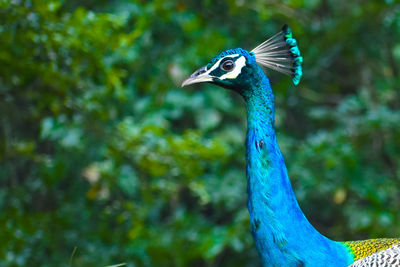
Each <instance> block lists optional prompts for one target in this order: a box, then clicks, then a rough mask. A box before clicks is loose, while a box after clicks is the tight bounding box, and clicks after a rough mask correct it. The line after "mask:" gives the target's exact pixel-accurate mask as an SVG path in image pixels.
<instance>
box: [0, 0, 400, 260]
mask: <svg viewBox="0 0 400 267" xmlns="http://www.w3.org/2000/svg"><path fill="white" fill-rule="evenodd" d="M284 23H288V24H289V25H290V26H291V27H292V29H293V32H294V33H295V35H296V37H297V39H298V41H299V44H300V48H301V50H302V54H303V57H304V58H305V64H304V73H305V75H304V79H303V80H302V82H301V83H300V85H299V86H298V87H293V86H292V85H291V83H290V79H289V78H287V77H282V76H281V75H280V74H276V73H273V72H271V73H268V75H269V77H270V78H271V80H272V85H273V88H274V91H275V94H276V101H277V118H276V123H277V129H278V134H279V136H278V138H279V143H280V145H281V148H282V150H283V153H284V155H285V157H286V162H287V165H288V169H289V173H290V176H291V179H292V181H293V185H294V188H295V191H296V195H297V196H298V198H299V202H300V204H301V206H302V207H303V210H304V211H305V213H306V214H307V216H308V217H309V219H310V220H311V222H312V223H313V224H314V225H315V226H316V227H317V229H319V230H320V231H321V232H322V233H324V234H325V235H327V236H328V237H330V238H334V239H337V240H345V239H348V240H350V239H361V238H373V237H379V236H381V237H386V236H388V237H392V236H393V237H394V236H400V228H399V227H398V225H399V224H400V194H399V188H400V128H399V125H400V109H399V108H400V93H399V92H400V75H399V67H400V66H399V64H400V4H399V3H398V1H394V0H386V1H381V0H373V1H346V0H313V1H306V0H285V1H276V0H267V1H265V0H262V1H261V0H256V1H252V2H251V3H247V2H245V1H229V0H225V1H218V2H216V1H209V0H204V1H197V0H188V1H186V0H185V1H182V0H173V1H162V0H155V1H144V0H142V1H139V0H138V1H124V0H114V1H94V0H91V1H84V3H82V1H75V0H74V1H64V0H52V1H40V0H29V1H28V0H27V1H23V0H0V65H1V68H0V100H1V105H0V120H1V124H0V125H1V128H0V164H1V165H0V166H1V168H0V214H1V216H0V228H1V231H0V241H1V242H0V266H105V265H111V264H117V263H122V262H124V263H126V266H255V265H257V264H258V257H257V253H256V252H255V248H254V245H253V241H252V238H251V234H250V232H249V223H248V215H247V210H246V184H245V171H244V170H245V168H244V146H243V142H244V135H245V125H246V122H245V110H244V106H243V102H242V101H241V99H240V98H239V97H238V96H236V95H234V94H233V93H231V92H228V91H225V90H223V89H221V88H217V87H215V86H212V85H201V86H198V87H197V88H184V89H182V88H180V86H179V84H180V82H181V81H182V80H183V78H185V76H186V75H189V74H190V73H191V72H192V71H194V70H195V69H197V68H198V67H200V66H202V65H204V64H206V63H207V62H208V60H210V59H211V57H212V56H214V55H215V54H216V53H218V52H220V51H221V50H223V49H226V48H233V47H238V46H240V47H243V48H247V49H251V48H253V47H254V46H256V45H257V44H259V43H260V42H262V41H263V40H265V39H266V38H267V37H268V36H271V35H272V34H274V33H276V32H277V31H279V29H280V27H281V26H282V25H283V24H284ZM75 247H76V251H75V253H73V251H74V248H75ZM72 254H73V255H72ZM70 263H71V264H70Z"/></svg>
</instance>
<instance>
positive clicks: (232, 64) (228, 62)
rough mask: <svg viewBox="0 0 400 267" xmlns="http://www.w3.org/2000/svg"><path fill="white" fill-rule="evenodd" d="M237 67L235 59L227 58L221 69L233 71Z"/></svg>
mask: <svg viewBox="0 0 400 267" xmlns="http://www.w3.org/2000/svg"><path fill="white" fill-rule="evenodd" d="M234 68H235V62H234V61H233V60H229V59H228V60H226V61H224V62H223V63H222V64H221V69H222V70H224V71H231V70H233V69H234Z"/></svg>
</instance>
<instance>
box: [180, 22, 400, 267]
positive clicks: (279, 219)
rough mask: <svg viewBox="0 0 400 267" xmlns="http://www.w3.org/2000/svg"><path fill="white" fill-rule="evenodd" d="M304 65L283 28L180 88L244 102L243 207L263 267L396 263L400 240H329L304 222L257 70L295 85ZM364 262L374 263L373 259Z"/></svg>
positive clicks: (265, 84) (266, 86)
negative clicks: (203, 85) (211, 87)
mask: <svg viewBox="0 0 400 267" xmlns="http://www.w3.org/2000/svg"><path fill="white" fill-rule="evenodd" d="M302 62H303V58H302V57H301V56H300V50H299V48H298V46H297V42H296V40H295V39H294V38H293V36H292V33H291V31H290V28H289V27H288V26H284V27H283V29H282V31H281V32H280V33H278V34H277V35H275V36H273V37H272V38H270V39H269V40H267V41H265V42H264V43H262V44H261V45H259V46H257V47H256V48H255V49H253V50H252V51H251V52H248V51H247V50H244V49H241V48H236V49H230V50H227V51H224V52H222V53H220V54H218V55H217V56H215V57H214V58H213V59H212V60H211V61H210V63H208V64H207V65H206V66H205V67H202V68H200V69H199V70H197V71H196V72H194V73H193V74H192V75H191V76H190V77H189V78H188V79H186V80H185V81H184V82H183V84H182V86H185V85H189V84H193V83H199V82H211V83H213V84H216V85H219V86H222V87H224V88H228V89H231V90H234V91H236V92H237V93H239V94H240V95H241V96H242V97H243V99H244V101H245V103H246V110H247V135H246V167H247V192H248V203H247V206H248V210H249V214H250V226H251V232H252V234H253V237H254V240H255V244H256V247H257V250H258V252H259V255H260V257H261V262H262V264H263V266H324V265H325V266H348V265H350V264H353V263H354V262H355V261H357V262H356V263H355V265H354V266H370V265H368V264H369V263H367V261H365V262H363V261H362V260H363V259H367V258H368V256H370V255H371V254H374V253H377V254H375V255H378V256H377V257H376V258H377V259H381V258H382V255H383V256H388V255H390V257H389V256H388V257H389V258H390V259H386V260H392V261H393V262H394V260H397V261H398V260H399V258H400V256H399V257H397V256H396V255H399V253H397V254H396V251H397V252H399V249H398V245H397V244H399V242H400V240H399V239H377V240H366V241H354V242H351V241H350V242H336V241H332V240H330V239H328V238H326V237H325V236H323V235H321V234H320V233H319V232H318V231H317V230H316V229H315V228H314V227H313V226H312V225H311V224H310V223H309V222H308V220H307V219H306V217H305V216H304V214H303V213H302V211H301V209H300V207H299V205H298V203H297V200H296V197H295V195H294V193H293V190H292V187H291V184H290V180H289V177H288V173H287V170H286V166H285V162H284V159H283V156H282V153H281V151H280V149H279V146H278V143H277V140H276V135H275V125H274V116H275V107H274V95H273V92H272V89H271V87H270V83H269V80H268V78H267V76H266V75H265V74H264V72H263V70H262V69H261V67H260V66H263V67H267V68H272V69H274V70H277V71H279V72H282V73H285V74H288V75H290V76H291V78H292V81H293V83H294V84H295V85H296V84H298V83H299V81H300V78H301V76H302V69H301V64H302ZM389 251H390V253H389ZM393 251H394V253H393ZM379 253H380V254H379ZM379 255H380V256H379ZM393 255H394V256H393ZM396 257H397V258H396ZM368 260H369V261H368V262H371V261H372V262H373V260H374V257H372V258H369V259H368ZM357 264H358V265H357ZM363 264H367V265H363ZM371 266H372V265H371ZM382 266H383V265H382ZM384 266H386V265H384Z"/></svg>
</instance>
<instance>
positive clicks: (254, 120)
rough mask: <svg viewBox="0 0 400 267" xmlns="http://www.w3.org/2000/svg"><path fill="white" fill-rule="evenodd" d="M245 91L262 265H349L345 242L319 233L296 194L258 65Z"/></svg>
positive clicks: (250, 181) (254, 225)
mask: <svg viewBox="0 0 400 267" xmlns="http://www.w3.org/2000/svg"><path fill="white" fill-rule="evenodd" d="M257 74H258V75H257V76H258V77H257V79H256V81H257V82H256V84H252V85H251V86H250V88H247V89H246V91H245V93H242V95H243V97H244V99H245V101H246V107H247V125H248V129H247V138H246V148H247V152H246V161H247V191H248V209H249V213H250V224H251V231H252V234H253V237H254V240H255V243H256V246H257V249H258V252H259V254H260V256H261V261H262V264H263V266H321V265H325V266H348V265H349V264H350V263H352V261H353V259H352V258H351V257H350V256H349V253H348V252H347V250H346V249H345V248H344V246H343V245H342V244H340V243H338V242H335V241H332V240H329V239H328V238H326V237H324V236H323V235H321V234H320V233H319V232H318V231H317V230H316V229H315V228H314V227H313V226H312V225H311V224H310V223H309V222H308V220H307V219H306V217H305V216H304V214H303V213H302V211H301V209H300V207H299V205H298V203H297V200H296V197H295V195H294V193H293V190H292V187H291V184H290V181H289V177H288V174H287V170H286V166H285V162H284V159H283V157H282V154H281V151H280V149H279V146H278V143H277V141H276V136H275V129H274V99H273V93H272V90H271V87H270V84H269V81H268V78H267V77H266V76H265V75H264V73H262V70H261V69H259V70H258V73H257Z"/></svg>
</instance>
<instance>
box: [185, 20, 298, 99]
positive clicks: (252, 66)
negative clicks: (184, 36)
mask: <svg viewBox="0 0 400 267" xmlns="http://www.w3.org/2000/svg"><path fill="white" fill-rule="evenodd" d="M302 62H303V58H302V57H301V56H300V51H299V48H298V46H297V42H296V40H295V39H294V38H293V37H292V32H291V30H290V28H289V27H288V26H287V25H285V26H283V28H282V31H280V32H279V33H277V34H275V35H274V36H273V37H271V38H270V39H268V40H267V41H265V42H263V43H262V44H260V45H259V46H257V47H256V48H254V49H253V50H252V51H251V52H248V51H247V50H245V49H242V48H235V49H229V50H226V51H223V52H222V53H219V54H218V55H216V56H215V57H214V58H213V59H212V60H211V61H210V62H209V63H208V64H207V65H206V66H204V67H202V68H200V69H198V70H196V71H195V72H194V73H193V74H192V75H190V76H189V77H188V78H187V79H186V80H185V81H184V82H183V83H182V87H183V86H186V85H189V84H194V83H202V82H210V83H214V84H216V85H219V86H222V87H225V88H228V89H233V90H235V91H238V92H239V93H242V91H243V90H245V89H246V88H248V87H249V86H250V83H251V82H253V81H254V76H256V75H259V74H260V73H262V72H261V71H260V66H261V67H266V68H270V69H274V70H276V71H279V72H282V73H284V74H287V75H290V76H291V78H292V81H293V83H294V84H295V85H297V84H298V83H299V82H300V78H301V76H302V68H301V64H302Z"/></svg>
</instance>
